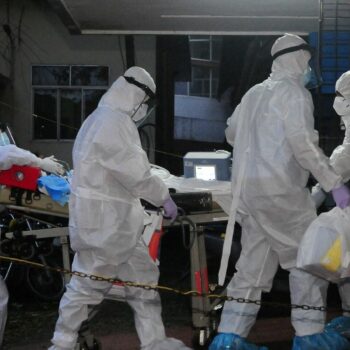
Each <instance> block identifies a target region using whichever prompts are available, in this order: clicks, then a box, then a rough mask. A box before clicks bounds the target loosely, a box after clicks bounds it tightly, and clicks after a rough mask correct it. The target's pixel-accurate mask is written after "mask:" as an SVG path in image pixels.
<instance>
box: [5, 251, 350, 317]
mask: <svg viewBox="0 0 350 350" xmlns="http://www.w3.org/2000/svg"><path fill="white" fill-rule="evenodd" d="M0 260H5V261H9V262H13V263H15V264H21V265H31V266H33V267H36V268H40V269H48V270H51V271H55V272H59V273H64V274H68V275H71V276H77V277H80V278H88V279H90V280H92V281H97V282H108V283H112V284H118V285H122V286H126V287H134V288H142V289H145V290H154V291H163V292H171V293H174V294H178V295H182V296H188V297H201V298H208V299H215V300H217V299H219V300H221V301H235V302H237V303H246V304H255V305H259V306H261V305H264V306H270V307H283V308H289V309H301V310H305V311H306V310H316V311H323V312H326V311H327V307H325V306H310V305H297V304H284V303H278V302H269V301H261V300H252V299H245V298H235V297H233V296H227V295H221V294H213V293H199V292H197V291H194V290H180V289H176V288H172V287H167V286H161V285H149V284H143V283H137V282H131V281H122V280H120V279H117V278H107V277H102V276H96V275H92V274H88V273H85V272H79V271H70V270H67V269H65V268H62V267H58V268H56V267H52V266H49V265H45V264H40V263H37V262H33V261H29V260H23V259H18V258H12V257H8V256H2V255H0ZM343 311H346V312H349V311H350V310H343Z"/></svg>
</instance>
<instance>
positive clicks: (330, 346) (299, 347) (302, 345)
mask: <svg viewBox="0 0 350 350" xmlns="http://www.w3.org/2000/svg"><path fill="white" fill-rule="evenodd" d="M321 349H322V350H349V349H350V342H349V341H348V340H347V339H346V338H345V337H343V336H341V335H340V334H339V333H337V332H331V331H330V332H322V333H318V334H312V335H305V336H303V337H297V336H295V337H294V341H293V348H292V350H321Z"/></svg>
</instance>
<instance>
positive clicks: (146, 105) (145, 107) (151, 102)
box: [131, 97, 157, 128]
mask: <svg viewBox="0 0 350 350" xmlns="http://www.w3.org/2000/svg"><path fill="white" fill-rule="evenodd" d="M146 98H147V97H146ZM156 107H157V100H156V99H148V100H147V101H146V100H145V101H144V102H142V103H141V104H140V105H139V106H138V108H137V109H136V110H135V112H134V113H133V115H132V116H131V118H132V119H133V121H134V122H135V124H136V126H137V127H138V128H139V127H141V126H142V125H143V124H144V123H145V121H146V120H147V119H148V117H149V116H150V115H151V114H152V113H153V111H154V110H155V109H156Z"/></svg>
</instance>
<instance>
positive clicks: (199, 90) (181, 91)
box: [175, 35, 222, 97]
mask: <svg viewBox="0 0 350 350" xmlns="http://www.w3.org/2000/svg"><path fill="white" fill-rule="evenodd" d="M189 40H190V50H191V65H192V79H191V82H177V83H176V84H175V94H176V95H185V96H200V97H216V94H217V88H218V81H219V60H220V52H221V42H222V38H221V37H218V36H199V35H191V36H190V37H189Z"/></svg>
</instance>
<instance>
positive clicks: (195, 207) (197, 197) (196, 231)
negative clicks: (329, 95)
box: [0, 177, 230, 346]
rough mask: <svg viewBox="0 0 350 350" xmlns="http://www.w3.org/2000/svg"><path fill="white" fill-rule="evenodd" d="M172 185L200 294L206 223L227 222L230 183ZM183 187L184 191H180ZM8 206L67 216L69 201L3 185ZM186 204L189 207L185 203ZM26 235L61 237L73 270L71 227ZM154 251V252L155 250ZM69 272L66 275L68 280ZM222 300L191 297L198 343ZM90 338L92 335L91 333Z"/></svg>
mask: <svg viewBox="0 0 350 350" xmlns="http://www.w3.org/2000/svg"><path fill="white" fill-rule="evenodd" d="M163 180H164V182H165V183H166V184H167V186H168V187H169V188H173V189H174V188H175V190H176V191H178V192H177V193H175V194H174V195H173V199H174V201H175V202H176V203H177V204H178V206H180V207H185V208H186V212H185V215H186V217H187V218H188V219H189V220H188V221H187V222H184V224H185V225H189V229H190V233H191V235H192V244H191V248H190V259H191V289H192V290H195V291H197V292H198V293H199V294H202V293H208V292H209V281H208V270H207V258H206V249H205V235H204V227H205V225H207V224H210V223H217V222H226V221H227V220H228V216H227V212H228V210H229V207H230V184H229V183H219V184H217V186H216V187H215V185H216V184H215V183H214V182H211V183H210V186H208V181H205V182H203V181H202V180H199V181H195V182H193V179H192V180H190V179H188V180H190V181H185V180H184V179H182V178H177V179H176V178H175V177H172V178H171V179H169V178H168V179H163ZM179 191H181V192H179ZM188 203H190V205H188ZM1 205H2V206H4V207H6V208H7V209H9V210H13V211H16V212H21V213H23V214H24V215H28V216H34V217H35V216H36V215H38V214H39V215H47V216H52V217H58V218H68V217H69V211H68V205H67V204H66V205H64V206H61V205H60V204H58V203H56V202H54V201H53V200H52V199H51V198H50V197H49V196H46V195H44V194H40V195H39V194H38V193H31V194H30V195H28V193H27V192H26V191H23V190H18V189H15V190H13V189H12V190H11V189H9V188H7V187H0V206H1ZM186 206H187V207H186ZM172 225H175V226H176V225H179V223H175V224H171V223H170V222H169V221H168V220H166V219H165V220H163V227H164V229H165V230H166V229H167V228H168V227H169V226H172ZM22 234H23V235H24V236H26V235H35V236H36V237H37V238H38V239H40V238H48V237H59V239H60V242H61V245H62V257H63V267H64V268H65V269H67V270H70V255H69V245H68V228H67V227H54V228H49V229H41V230H34V231H33V230H31V231H27V232H26V231H24V232H22ZM12 237H13V233H11V232H8V233H6V238H12ZM153 254H155V253H154V252H153ZM69 278H70V276H69V275H67V276H65V279H66V282H68V280H69ZM218 304H219V301H218V300H216V301H210V299H209V298H207V297H195V296H194V297H192V310H193V311H192V321H193V326H194V328H195V329H196V337H198V339H197V341H198V343H199V345H201V346H203V345H205V343H206V342H207V340H208V339H209V338H210V336H211V334H212V332H213V331H215V330H216V317H215V314H214V316H213V310H215V309H216V308H217V307H218ZM87 337H88V335H87ZM90 338H91V337H90Z"/></svg>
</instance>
